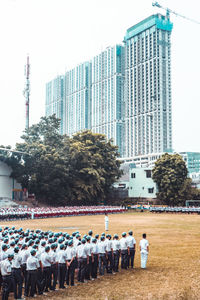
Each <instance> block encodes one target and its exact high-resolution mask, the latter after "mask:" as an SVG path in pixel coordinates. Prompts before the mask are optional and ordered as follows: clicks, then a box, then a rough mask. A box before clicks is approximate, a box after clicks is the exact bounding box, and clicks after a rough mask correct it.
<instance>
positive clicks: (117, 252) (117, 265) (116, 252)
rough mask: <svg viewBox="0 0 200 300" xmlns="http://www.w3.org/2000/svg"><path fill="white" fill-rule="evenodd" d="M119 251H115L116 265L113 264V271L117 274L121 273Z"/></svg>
mask: <svg viewBox="0 0 200 300" xmlns="http://www.w3.org/2000/svg"><path fill="white" fill-rule="evenodd" d="M119 256H120V254H119V250H116V251H114V263H113V270H114V271H115V272H118V271H119Z"/></svg>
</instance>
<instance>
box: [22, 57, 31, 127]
mask: <svg viewBox="0 0 200 300" xmlns="http://www.w3.org/2000/svg"><path fill="white" fill-rule="evenodd" d="M24 75H25V78H26V82H25V88H24V91H23V94H24V97H25V99H26V100H25V101H26V102H25V105H26V127H25V128H26V129H28V128H29V101H30V80H29V76H30V64H29V55H28V56H27V62H26V65H25V71H24Z"/></svg>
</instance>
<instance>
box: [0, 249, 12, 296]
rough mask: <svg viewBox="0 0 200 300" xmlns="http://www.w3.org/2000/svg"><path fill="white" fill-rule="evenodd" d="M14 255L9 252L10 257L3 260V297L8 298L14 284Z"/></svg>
mask: <svg viewBox="0 0 200 300" xmlns="http://www.w3.org/2000/svg"><path fill="white" fill-rule="evenodd" d="M13 257H14V255H13V254H9V255H8V258H6V259H4V260H3V261H2V262H1V275H2V279H3V285H2V287H3V289H2V299H8V297H9V293H10V292H11V289H12V285H13V278H12V275H11V261H12V260H13Z"/></svg>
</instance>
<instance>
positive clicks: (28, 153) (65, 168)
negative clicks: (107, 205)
mask: <svg viewBox="0 0 200 300" xmlns="http://www.w3.org/2000/svg"><path fill="white" fill-rule="evenodd" d="M59 127H60V120H59V119H57V118H56V117H55V115H53V116H50V117H42V118H41V120H40V122H39V123H38V124H34V125H32V126H31V127H30V128H29V129H26V130H25V132H24V134H23V135H22V137H21V138H22V140H23V142H22V143H17V144H16V150H17V151H21V152H23V153H11V152H9V153H7V154H5V151H0V160H3V161H5V162H6V163H7V164H8V165H10V166H11V167H12V169H13V172H12V174H11V176H12V177H14V178H15V179H16V180H17V181H18V182H19V183H21V185H22V188H26V189H28V191H29V193H34V194H35V196H36V199H37V200H38V201H39V202H42V203H45V202H46V203H48V204H49V205H56V206H58V205H84V204H85V205H97V204H100V203H104V201H105V199H106V198H107V196H108V194H109V189H110V187H111V185H112V184H113V183H114V182H115V181H116V180H117V179H118V178H120V176H121V174H122V171H121V170H120V162H119V161H118V160H117V157H118V156H119V153H118V147H117V146H115V145H113V143H112V140H107V138H106V136H105V135H103V134H98V133H92V132H91V131H89V130H85V131H82V132H78V133H76V134H74V135H73V136H72V137H71V138H70V137H68V136H66V135H60V134H59Z"/></svg>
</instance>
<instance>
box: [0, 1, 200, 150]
mask: <svg viewBox="0 0 200 300" xmlns="http://www.w3.org/2000/svg"><path fill="white" fill-rule="evenodd" d="M159 3H160V4H161V5H163V6H165V7H169V8H170V9H172V10H174V11H176V12H178V13H179V14H182V15H185V16H187V17H189V18H193V19H195V20H198V21H200V16H199V11H200V1H198V0H190V1H186V0H159ZM158 12H159V13H163V14H165V11H164V10H162V9H159V8H155V7H152V1H151V0H138V1H135V0H123V1H121V0H73V1H69V0H0V28H1V33H0V44H1V47H0V145H5V146H6V145H11V146H12V147H14V146H15V144H16V142H20V141H21V140H20V136H21V135H22V133H23V130H24V128H25V98H24V96H23V89H24V86H25V77H24V66H25V63H26V57H27V54H28V55H29V56H30V63H31V70H30V71H31V74H30V83H31V96H30V124H34V123H37V122H38V121H39V120H40V117H41V116H44V114H45V86H46V83H47V82H48V81H50V80H52V79H53V78H54V77H56V76H57V75H60V74H64V73H65V71H66V70H68V69H70V68H72V67H74V66H76V65H77V64H79V63H82V62H84V61H86V60H89V59H91V58H92V57H93V56H95V55H97V54H98V53H100V52H101V51H102V50H104V49H105V48H106V47H107V46H113V45H115V44H116V43H122V40H123V37H124V35H125V33H126V30H127V29H128V28H129V27H131V26H133V25H134V24H136V23H138V22H140V21H141V20H143V19H144V18H146V17H148V16H150V15H152V14H155V13H158ZM171 21H172V22H173V24H174V27H173V31H172V46H171V47H172V48H171V50H172V61H171V65H172V115H173V149H174V150H175V151H199V152H200V138H199V136H200V135H199V133H200V24H196V23H193V22H190V21H187V20H185V19H183V18H181V17H177V16H174V15H172V14H171Z"/></svg>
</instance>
